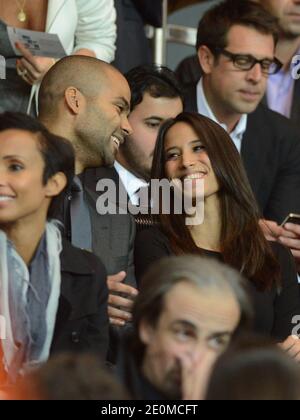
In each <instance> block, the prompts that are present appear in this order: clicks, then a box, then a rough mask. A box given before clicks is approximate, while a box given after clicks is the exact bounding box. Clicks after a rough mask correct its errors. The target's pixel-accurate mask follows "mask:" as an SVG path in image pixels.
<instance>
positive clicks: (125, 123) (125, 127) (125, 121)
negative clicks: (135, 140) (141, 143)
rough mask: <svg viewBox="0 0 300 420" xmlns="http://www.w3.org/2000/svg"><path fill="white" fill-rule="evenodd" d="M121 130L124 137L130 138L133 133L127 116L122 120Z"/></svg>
mask: <svg viewBox="0 0 300 420" xmlns="http://www.w3.org/2000/svg"><path fill="white" fill-rule="evenodd" d="M121 129H122V131H123V133H124V134H125V136H130V135H131V134H132V133H133V129H132V127H131V125H130V122H129V120H128V117H127V116H124V117H123V118H122V122H121Z"/></svg>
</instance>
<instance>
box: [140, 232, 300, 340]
mask: <svg viewBox="0 0 300 420" xmlns="http://www.w3.org/2000/svg"><path fill="white" fill-rule="evenodd" d="M271 246H272V249H273V252H274V254H275V257H276V258H277V260H278V262H279V264H280V268H281V273H282V287H281V290H280V291H278V290H277V287H275V286H274V288H273V290H270V291H266V292H261V291H259V290H258V289H257V288H256V286H255V284H254V283H253V282H251V281H249V291H250V295H251V300H252V302H253V305H254V310H255V332H257V333H259V334H267V335H269V336H272V337H274V338H275V339H276V340H279V341H284V340H285V339H286V338H287V337H289V336H290V335H292V331H293V328H294V327H295V326H296V324H294V323H293V318H294V317H295V316H296V315H300V287H299V284H298V279H297V271H296V266H295V261H294V258H293V256H292V254H291V252H290V251H289V249H287V248H285V247H284V246H282V245H280V244H278V243H271ZM172 255H174V252H173V250H172V248H171V245H170V242H169V240H168V238H167V237H166V236H165V235H164V233H163V232H162V231H161V230H159V229H158V228H156V227H153V228H150V229H147V230H144V231H142V232H140V233H139V234H138V235H137V238H136V246H135V266H136V278H137V281H138V282H139V283H140V282H141V279H142V277H143V275H144V274H145V272H146V271H147V269H148V268H149V267H150V266H151V265H152V264H153V263H154V262H157V261H158V260H159V259H161V258H163V257H167V256H172ZM203 255H204V256H208V257H212V258H217V259H218V260H220V261H222V255H221V254H219V253H216V252H212V251H206V250H203Z"/></svg>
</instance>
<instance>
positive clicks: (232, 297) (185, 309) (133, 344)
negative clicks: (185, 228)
mask: <svg viewBox="0 0 300 420" xmlns="http://www.w3.org/2000/svg"><path fill="white" fill-rule="evenodd" d="M251 318H252V309H251V305H250V303H249V301H248V297H247V294H246V291H245V288H244V282H243V280H242V278H241V276H240V275H239V273H238V272H235V271H234V270H232V269H231V268H228V267H226V266H225V265H222V264H220V263H218V262H216V261H212V260H211V259H204V258H201V257H196V256H181V257H172V258H166V259H163V260H161V261H160V262H159V263H158V264H156V265H155V266H153V267H152V268H151V269H150V271H149V272H148V273H147V274H146V276H145V277H144V279H143V287H142V290H141V293H140V295H139V297H138V298H137V300H136V303H135V307H134V311H133V322H134V334H133V337H131V338H130V340H128V343H127V344H128V347H126V345H127V344H126V345H125V347H124V353H121V357H120V360H119V364H118V371H119V376H120V378H121V379H122V381H123V383H124V385H125V386H126V388H127V389H128V390H129V392H130V393H131V395H132V396H133V397H134V398H135V399H146V400H159V399H185V400H200V399H202V398H203V397H204V395H205V389H206V385H207V380H208V377H209V374H210V371H211V368H212V366H213V364H214V362H215V361H216V359H217V358H218V357H219V355H220V354H222V353H223V351H224V350H225V349H226V348H227V346H228V344H229V343H230V341H231V339H232V337H233V335H235V334H237V332H238V331H240V330H243V329H246V328H247V327H249V326H250V325H251V322H250V321H251Z"/></svg>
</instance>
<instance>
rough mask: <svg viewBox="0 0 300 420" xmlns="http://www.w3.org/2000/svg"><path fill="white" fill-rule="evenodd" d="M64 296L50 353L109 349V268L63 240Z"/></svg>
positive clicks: (104, 352) (105, 352) (91, 255)
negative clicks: (106, 268)
mask: <svg viewBox="0 0 300 420" xmlns="http://www.w3.org/2000/svg"><path fill="white" fill-rule="evenodd" d="M61 273H62V277H61V296H60V300H59V307H58V312H57V318H56V326H55V330H54V337H53V341H52V345H51V352H50V354H51V355H53V354H56V353H60V352H66V351H68V352H78V351H84V352H93V353H96V354H98V355H99V356H100V357H101V358H103V360H105V358H106V355H107V350H108V314H107V300H108V290H107V285H106V271H105V268H104V266H103V264H102V262H101V261H100V260H99V259H98V258H97V257H96V256H95V255H93V254H91V253H89V252H87V251H82V250H80V249H77V248H74V247H73V246H72V245H71V244H70V243H69V242H68V241H66V240H63V251H62V254H61Z"/></svg>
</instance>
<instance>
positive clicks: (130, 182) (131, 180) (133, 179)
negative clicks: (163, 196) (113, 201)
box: [114, 161, 148, 202]
mask: <svg viewBox="0 0 300 420" xmlns="http://www.w3.org/2000/svg"><path fill="white" fill-rule="evenodd" d="M114 166H115V170H116V171H117V172H118V174H119V177H120V178H121V181H122V183H123V185H124V187H125V189H126V191H127V194H128V196H129V199H130V200H131V202H134V201H135V200H134V197H135V195H136V193H137V192H138V190H139V189H140V188H142V187H147V186H148V183H147V182H146V181H145V180H144V179H141V178H138V177H137V176H135V175H134V174H133V173H132V172H130V171H128V170H127V169H126V168H124V166H122V165H121V164H120V163H119V162H117V161H115V164H114Z"/></svg>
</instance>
